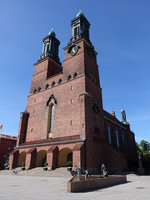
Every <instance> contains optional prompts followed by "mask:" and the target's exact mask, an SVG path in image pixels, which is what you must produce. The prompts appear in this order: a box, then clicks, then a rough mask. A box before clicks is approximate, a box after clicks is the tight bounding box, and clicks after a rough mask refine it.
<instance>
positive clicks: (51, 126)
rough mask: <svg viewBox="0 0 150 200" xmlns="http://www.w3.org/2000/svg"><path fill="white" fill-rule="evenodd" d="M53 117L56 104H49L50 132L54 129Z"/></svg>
mask: <svg viewBox="0 0 150 200" xmlns="http://www.w3.org/2000/svg"><path fill="white" fill-rule="evenodd" d="M53 117H54V104H53V103H52V104H50V105H49V112H48V133H52V131H53Z"/></svg>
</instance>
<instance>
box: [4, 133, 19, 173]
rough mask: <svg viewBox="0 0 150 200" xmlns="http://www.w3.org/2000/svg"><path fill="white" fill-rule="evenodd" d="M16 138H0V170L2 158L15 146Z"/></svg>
mask: <svg viewBox="0 0 150 200" xmlns="http://www.w3.org/2000/svg"><path fill="white" fill-rule="evenodd" d="M16 141H17V138H16V139H15V138H14V139H11V137H9V136H8V137H7V136H6V137H3V136H2V137H1V136H0V169H3V165H4V156H5V155H6V154H9V153H10V152H11V151H12V150H13V149H14V147H15V146H16Z"/></svg>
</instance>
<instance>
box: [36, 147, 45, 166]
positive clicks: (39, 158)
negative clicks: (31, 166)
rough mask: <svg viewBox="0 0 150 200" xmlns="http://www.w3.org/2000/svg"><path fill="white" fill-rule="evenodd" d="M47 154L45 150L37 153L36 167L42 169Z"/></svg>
mask: <svg viewBox="0 0 150 200" xmlns="http://www.w3.org/2000/svg"><path fill="white" fill-rule="evenodd" d="M46 156H47V152H46V151H45V150H41V151H39V152H38V153H37V158H36V167H43V166H44V163H45V162H46Z"/></svg>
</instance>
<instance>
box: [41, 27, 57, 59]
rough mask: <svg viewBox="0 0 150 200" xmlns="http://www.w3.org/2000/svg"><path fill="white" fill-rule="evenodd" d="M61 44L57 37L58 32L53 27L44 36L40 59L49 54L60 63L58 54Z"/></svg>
mask: <svg viewBox="0 0 150 200" xmlns="http://www.w3.org/2000/svg"><path fill="white" fill-rule="evenodd" d="M59 45H60V41H59V40H58V39H57V38H56V34H55V32H54V29H53V28H52V29H51V30H50V32H49V33H48V35H47V36H46V37H44V38H43V50H42V55H41V56H40V59H43V58H45V57H48V56H49V57H51V58H52V59H54V60H55V61H56V62H58V63H59V56H58V51H59Z"/></svg>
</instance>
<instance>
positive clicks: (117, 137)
mask: <svg viewBox="0 0 150 200" xmlns="http://www.w3.org/2000/svg"><path fill="white" fill-rule="evenodd" d="M116 143H117V147H118V148H119V146H120V144H119V133H118V130H116Z"/></svg>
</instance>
